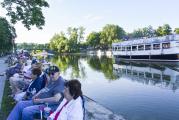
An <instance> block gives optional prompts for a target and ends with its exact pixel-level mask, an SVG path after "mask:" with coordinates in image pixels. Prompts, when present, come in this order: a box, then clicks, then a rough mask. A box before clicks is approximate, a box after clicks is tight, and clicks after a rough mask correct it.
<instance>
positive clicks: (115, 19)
mask: <svg viewBox="0 0 179 120" xmlns="http://www.w3.org/2000/svg"><path fill="white" fill-rule="evenodd" d="M0 1H2V0H0ZM48 1H49V4H50V8H46V9H44V10H43V12H44V15H45V18H46V25H45V26H44V27H43V30H38V29H36V28H35V27H33V28H32V30H30V31H28V30H26V28H24V27H23V25H22V24H21V23H20V22H19V23H18V24H16V25H15V28H16V30H17V35H18V37H17V38H16V42H28V43H29V42H34V43H47V42H49V40H50V38H52V36H53V35H54V34H55V33H59V32H60V31H64V32H66V29H67V28H68V27H79V26H83V27H85V28H86V30H85V33H86V35H87V34H88V33H90V32H92V31H100V30H101V29H102V27H104V26H105V25H106V24H117V25H119V26H120V27H122V28H123V29H124V30H125V31H126V32H132V31H133V30H134V29H137V28H142V27H147V26H149V25H152V26H153V27H154V28H157V27H158V26H160V25H163V24H165V23H168V24H169V25H170V26H171V27H172V28H173V29H174V28H176V27H179V15H178V13H177V12H179V7H178V5H179V0H48ZM0 16H5V10H4V9H2V8H0Z"/></svg>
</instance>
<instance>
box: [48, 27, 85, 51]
mask: <svg viewBox="0 0 179 120" xmlns="http://www.w3.org/2000/svg"><path fill="white" fill-rule="evenodd" d="M84 30H85V29H84V28H83V27H79V28H72V27H69V28H68V29H67V33H68V34H67V35H65V34H64V33H63V32H61V33H60V34H55V35H54V36H53V37H52V39H51V40H50V49H51V50H54V51H57V52H60V53H61V52H77V51H79V47H80V42H81V41H82V40H83V38H84V37H83V35H84Z"/></svg>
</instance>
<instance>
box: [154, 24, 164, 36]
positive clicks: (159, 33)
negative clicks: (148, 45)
mask: <svg viewBox="0 0 179 120" xmlns="http://www.w3.org/2000/svg"><path fill="white" fill-rule="evenodd" d="M156 35H157V36H163V28H162V27H161V26H159V27H158V28H157V30H156Z"/></svg>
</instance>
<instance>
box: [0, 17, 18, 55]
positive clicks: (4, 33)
mask: <svg viewBox="0 0 179 120" xmlns="http://www.w3.org/2000/svg"><path fill="white" fill-rule="evenodd" d="M15 38H16V31H15V28H14V27H13V26H11V25H10V24H9V22H8V21H7V20H6V19H5V18H2V17H0V53H4V52H7V51H10V50H12V48H13V45H14V39H15Z"/></svg>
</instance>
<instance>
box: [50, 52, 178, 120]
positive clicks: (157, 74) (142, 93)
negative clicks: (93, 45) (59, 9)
mask: <svg viewBox="0 0 179 120" xmlns="http://www.w3.org/2000/svg"><path fill="white" fill-rule="evenodd" d="M50 60H51V61H52V62H53V63H55V64H56V65H58V66H59V67H60V69H61V75H62V76H63V77H64V78H65V79H72V78H76V79H79V80H80V81H81V83H82V89H83V93H84V94H85V95H87V96H88V97H90V98H92V99H94V100H95V101H97V102H98V103H100V104H102V105H103V106H105V107H107V108H109V109H110V110H112V111H113V112H114V113H116V114H121V115H123V116H124V118H126V119H128V120H179V65H178V63H155V62H153V63H149V62H115V60H113V59H112V58H107V57H105V56H102V57H97V56H79V55H78V56H72V55H70V56H67V55H66V56H56V57H53V58H51V59H50Z"/></svg>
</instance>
